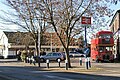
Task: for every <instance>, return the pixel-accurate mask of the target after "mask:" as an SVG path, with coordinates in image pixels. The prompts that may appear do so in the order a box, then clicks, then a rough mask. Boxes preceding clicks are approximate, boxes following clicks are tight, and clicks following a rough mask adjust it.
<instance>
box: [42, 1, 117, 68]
mask: <svg viewBox="0 0 120 80" xmlns="http://www.w3.org/2000/svg"><path fill="white" fill-rule="evenodd" d="M117 1H118V0H40V2H41V5H42V7H43V8H44V11H43V13H44V14H45V19H46V20H47V22H48V23H50V24H51V25H52V26H53V28H54V30H55V32H56V34H57V36H58V37H59V39H60V41H61V43H62V45H63V47H64V49H65V51H66V59H67V61H68V64H69V67H71V64H70V58H69V45H70V41H71V39H72V38H73V37H75V36H76V35H78V34H80V33H81V31H83V28H82V27H81V24H80V22H81V21H80V19H81V17H82V16H90V17H93V18H94V19H98V18H100V17H104V16H105V15H107V16H111V13H112V10H111V9H109V7H108V5H107V3H111V4H112V3H116V2H117ZM63 34H64V35H66V38H65V39H66V40H65V41H64V40H63V39H62V37H61V35H63Z"/></svg>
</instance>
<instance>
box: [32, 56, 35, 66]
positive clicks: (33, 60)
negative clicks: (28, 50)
mask: <svg viewBox="0 0 120 80" xmlns="http://www.w3.org/2000/svg"><path fill="white" fill-rule="evenodd" d="M32 63H33V64H34V65H35V59H34V57H33V56H32Z"/></svg>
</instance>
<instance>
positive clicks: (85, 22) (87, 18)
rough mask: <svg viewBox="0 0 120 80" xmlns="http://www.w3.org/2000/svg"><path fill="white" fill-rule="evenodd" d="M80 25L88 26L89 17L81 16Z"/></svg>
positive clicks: (89, 22)
mask: <svg viewBox="0 0 120 80" xmlns="http://www.w3.org/2000/svg"><path fill="white" fill-rule="evenodd" d="M81 23H82V24H89V25H90V24H91V17H84V16H82V18H81Z"/></svg>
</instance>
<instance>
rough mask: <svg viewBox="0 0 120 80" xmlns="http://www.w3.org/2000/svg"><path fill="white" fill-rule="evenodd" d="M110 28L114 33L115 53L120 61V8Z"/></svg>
mask: <svg viewBox="0 0 120 80" xmlns="http://www.w3.org/2000/svg"><path fill="white" fill-rule="evenodd" d="M110 29H111V31H112V32H113V33H114V35H113V36H114V44H115V45H114V47H113V53H114V54H115V58H117V60H119V61H120V10H117V12H116V13H115V15H114V17H113V19H112V21H111V23H110Z"/></svg>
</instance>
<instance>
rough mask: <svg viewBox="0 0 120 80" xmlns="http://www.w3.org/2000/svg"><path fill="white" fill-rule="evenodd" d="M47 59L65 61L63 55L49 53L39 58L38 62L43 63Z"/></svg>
mask: <svg viewBox="0 0 120 80" xmlns="http://www.w3.org/2000/svg"><path fill="white" fill-rule="evenodd" d="M47 59H48V60H50V61H58V59H60V60H61V61H62V60H65V55H64V53H61V52H50V53H47V54H46V55H44V56H40V61H43V62H45V61H46V60H47Z"/></svg>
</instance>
